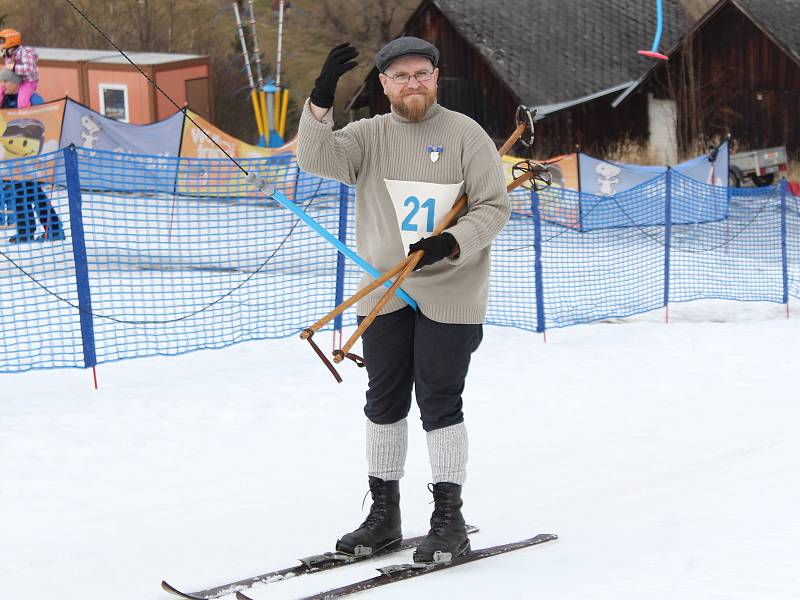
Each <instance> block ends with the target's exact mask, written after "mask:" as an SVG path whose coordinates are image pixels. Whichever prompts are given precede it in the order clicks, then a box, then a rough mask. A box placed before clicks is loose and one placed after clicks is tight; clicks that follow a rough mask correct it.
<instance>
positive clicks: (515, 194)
mask: <svg viewBox="0 0 800 600" xmlns="http://www.w3.org/2000/svg"><path fill="white" fill-rule="evenodd" d="M522 160H525V159H522V158H516V157H514V156H504V157H503V169H504V171H505V174H506V183H511V182H512V181H513V180H514V174H513V168H514V165H515V164H516V163H518V162H520V161H522ZM534 162H537V161H535V160H534ZM540 162H547V163H548V168H549V169H550V174H551V176H552V179H553V183H552V185H551V186H549V187H545V188H543V189H541V190H539V192H538V194H539V214H540V215H541V217H542V219H543V220H545V221H550V222H552V223H557V224H559V225H564V226H565V227H572V228H579V227H580V202H579V201H578V194H577V193H575V194H571V193H568V192H567V193H564V192H563V190H575V191H576V192H577V190H578V155H577V154H564V155H562V156H556V157H554V158H549V159H547V160H546V161H540ZM532 193H533V192H532V191H531V190H529V189H525V188H517V189H516V190H514V191H512V192H511V194H510V196H511V204H512V207H513V212H514V214H517V215H524V216H530V215H531V194H532Z"/></svg>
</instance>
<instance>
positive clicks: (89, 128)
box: [81, 115, 103, 150]
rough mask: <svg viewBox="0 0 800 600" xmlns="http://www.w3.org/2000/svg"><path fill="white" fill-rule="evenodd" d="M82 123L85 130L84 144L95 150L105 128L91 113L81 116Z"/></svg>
mask: <svg viewBox="0 0 800 600" xmlns="http://www.w3.org/2000/svg"><path fill="white" fill-rule="evenodd" d="M81 125H82V126H83V131H81V139H82V140H83V144H82V146H83V147H84V148H89V149H90V150H94V144H95V142H96V141H97V140H98V139H99V137H100V134H101V133H102V132H103V128H102V127H100V125H99V124H98V123H97V121H95V120H94V119H93V118H92V117H90V116H89V115H84V116H82V117H81Z"/></svg>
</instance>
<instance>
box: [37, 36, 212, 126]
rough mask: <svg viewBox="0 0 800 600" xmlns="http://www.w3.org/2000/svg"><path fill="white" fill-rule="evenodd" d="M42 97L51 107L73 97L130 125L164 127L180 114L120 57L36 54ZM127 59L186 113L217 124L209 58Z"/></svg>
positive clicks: (141, 55) (65, 51)
mask: <svg viewBox="0 0 800 600" xmlns="http://www.w3.org/2000/svg"><path fill="white" fill-rule="evenodd" d="M36 52H38V53H39V88H38V90H37V91H38V93H39V95H40V96H42V98H44V99H45V100H46V101H49V100H56V99H58V98H63V97H64V96H69V97H70V98H72V99H73V100H76V101H78V102H80V103H81V104H85V105H86V106H88V107H89V108H91V109H93V110H95V111H97V112H99V113H100V114H102V115H105V116H107V117H111V118H114V119H117V120H119V121H123V122H125V123H135V124H139V125H141V124H146V123H152V122H154V121H160V120H161V119H164V118H166V117H168V116H169V115H171V114H173V113H174V112H175V111H176V110H177V109H176V108H175V106H174V105H173V104H172V103H170V101H169V100H167V99H166V98H165V97H164V96H163V95H162V94H161V93H160V92H159V91H158V90H157V89H156V88H155V87H154V86H153V85H152V84H151V83H150V82H149V81H147V79H145V78H144V77H143V76H142V74H141V73H139V71H137V70H136V68H135V67H134V66H133V65H131V64H130V63H129V62H128V61H127V60H125V58H124V57H123V56H122V55H121V54H120V53H119V52H116V51H112V50H80V49H76V48H36ZM126 54H127V55H128V57H130V59H131V60H132V61H133V62H134V63H136V65H138V66H139V68H141V70H142V71H144V72H145V73H146V74H147V76H148V77H150V78H151V79H152V80H154V81H155V82H156V83H157V84H158V86H159V87H160V88H161V89H163V90H164V91H165V92H166V93H167V94H169V96H170V97H171V98H172V99H173V100H174V101H175V102H176V103H177V104H178V106H180V107H182V106H183V105H184V104H188V105H189V108H191V109H192V110H193V111H195V112H196V113H199V114H201V115H203V116H204V117H205V118H206V119H208V120H209V121H213V113H214V107H213V101H212V95H211V72H210V68H209V58H208V56H200V55H197V54H162V53H157V52H126Z"/></svg>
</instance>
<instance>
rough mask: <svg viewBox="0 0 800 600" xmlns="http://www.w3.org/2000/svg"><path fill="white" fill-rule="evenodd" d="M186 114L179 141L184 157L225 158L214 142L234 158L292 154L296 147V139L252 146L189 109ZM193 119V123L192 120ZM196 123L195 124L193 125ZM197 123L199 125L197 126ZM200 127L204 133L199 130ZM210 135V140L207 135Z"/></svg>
mask: <svg viewBox="0 0 800 600" xmlns="http://www.w3.org/2000/svg"><path fill="white" fill-rule="evenodd" d="M186 114H187V115H189V116H190V117H191V120H189V119H186V124H185V126H184V128H183V140H182V141H181V156H182V157H186V158H226V157H225V154H224V153H223V152H222V151H221V150H220V149H219V148H217V146H216V145H215V144H214V142H216V143H217V144H219V145H220V146H221V147H222V148H223V149H224V150H225V152H227V153H228V154H230V155H231V156H233V157H234V158H267V157H271V156H278V155H281V154H294V153H295V151H296V149H297V141H296V139H295V140H292V141H290V142H288V143H286V144H284V145H283V146H280V147H278V148H262V147H260V146H252V145H250V144H248V143H245V142H243V141H241V140H238V139H236V138H235V137H233V136H232V135H228V134H227V133H225V132H224V131H222V130H221V129H220V128H219V127H216V126H214V125H212V124H211V123H209V122H208V121H206V120H205V119H204V118H203V117H201V116H200V115H198V114H197V113H194V112H192V111H190V110H187V111H186ZM192 121H194V123H193V122H192ZM195 123H197V125H195ZM198 125H199V126H200V127H198ZM201 128H202V129H204V130H205V132H206V133H207V134H208V136H207V135H206V133H203V131H201ZM209 136H210V137H211V138H212V139H213V140H214V142H212V141H211V140H210V139H208V137H209Z"/></svg>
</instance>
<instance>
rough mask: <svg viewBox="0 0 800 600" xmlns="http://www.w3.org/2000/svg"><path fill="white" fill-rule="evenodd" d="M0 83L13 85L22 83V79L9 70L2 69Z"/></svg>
mask: <svg viewBox="0 0 800 600" xmlns="http://www.w3.org/2000/svg"><path fill="white" fill-rule="evenodd" d="M0 81H13V82H14V83H22V77H20V76H19V75H17V74H16V73H14V71H12V70H10V69H3V70H2V71H0Z"/></svg>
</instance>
